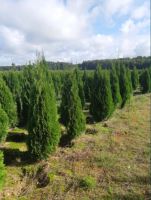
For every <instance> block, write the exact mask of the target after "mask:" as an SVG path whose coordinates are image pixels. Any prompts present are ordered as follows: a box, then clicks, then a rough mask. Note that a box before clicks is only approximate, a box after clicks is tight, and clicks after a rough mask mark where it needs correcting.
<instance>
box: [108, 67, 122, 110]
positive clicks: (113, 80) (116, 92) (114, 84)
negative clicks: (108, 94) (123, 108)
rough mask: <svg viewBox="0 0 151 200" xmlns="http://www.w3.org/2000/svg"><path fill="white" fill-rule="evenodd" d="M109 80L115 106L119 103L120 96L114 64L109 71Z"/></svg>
mask: <svg viewBox="0 0 151 200" xmlns="http://www.w3.org/2000/svg"><path fill="white" fill-rule="evenodd" d="M110 82H111V90H112V97H113V103H114V107H116V106H117V105H119V104H121V101H122V98H121V94H120V86H119V78H118V76H117V74H116V70H115V67H114V66H112V69H111V71H110Z"/></svg>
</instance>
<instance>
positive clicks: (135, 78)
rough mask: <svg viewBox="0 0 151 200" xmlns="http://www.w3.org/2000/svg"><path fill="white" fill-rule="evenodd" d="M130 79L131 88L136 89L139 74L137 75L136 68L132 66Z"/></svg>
mask: <svg viewBox="0 0 151 200" xmlns="http://www.w3.org/2000/svg"><path fill="white" fill-rule="evenodd" d="M131 79H132V86H133V89H134V90H136V89H137V87H138V84H139V75H138V70H137V69H136V67H134V69H133V71H132V73H131Z"/></svg>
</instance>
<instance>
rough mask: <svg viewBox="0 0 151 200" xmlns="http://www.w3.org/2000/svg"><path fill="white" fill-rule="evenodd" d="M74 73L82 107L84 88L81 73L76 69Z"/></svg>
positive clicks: (83, 103)
mask: <svg viewBox="0 0 151 200" xmlns="http://www.w3.org/2000/svg"><path fill="white" fill-rule="evenodd" d="M74 73H75V76H76V80H77V84H78V93H79V97H80V100H81V105H82V108H84V105H85V96H84V88H83V82H82V78H81V75H80V72H79V70H78V69H75V71H74Z"/></svg>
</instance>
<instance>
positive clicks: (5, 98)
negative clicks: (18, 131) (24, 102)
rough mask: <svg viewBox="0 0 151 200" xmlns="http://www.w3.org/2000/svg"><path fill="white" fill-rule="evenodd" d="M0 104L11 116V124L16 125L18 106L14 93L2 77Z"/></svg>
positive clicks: (0, 82) (9, 116)
mask: <svg viewBox="0 0 151 200" xmlns="http://www.w3.org/2000/svg"><path fill="white" fill-rule="evenodd" d="M0 104H1V107H2V109H3V110H4V111H5V112H6V114H7V116H8V118H9V126H15V125H16V123H17V108H16V104H15V102H14V99H13V96H12V93H11V92H10V90H9V88H8V87H7V85H6V83H5V81H4V80H2V78H1V77H0Z"/></svg>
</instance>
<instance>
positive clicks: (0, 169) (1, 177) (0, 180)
mask: <svg viewBox="0 0 151 200" xmlns="http://www.w3.org/2000/svg"><path fill="white" fill-rule="evenodd" d="M5 176H6V171H5V166H4V158H3V152H2V151H0V190H1V189H2V187H3V185H4V181H5Z"/></svg>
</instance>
